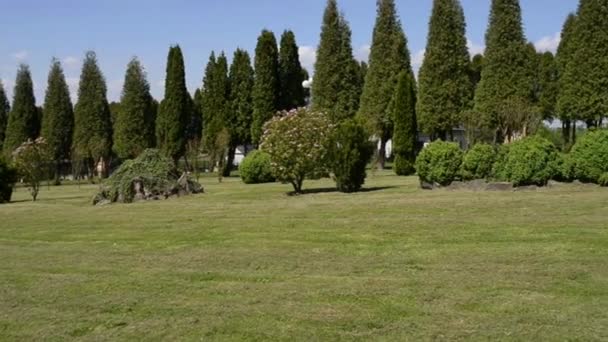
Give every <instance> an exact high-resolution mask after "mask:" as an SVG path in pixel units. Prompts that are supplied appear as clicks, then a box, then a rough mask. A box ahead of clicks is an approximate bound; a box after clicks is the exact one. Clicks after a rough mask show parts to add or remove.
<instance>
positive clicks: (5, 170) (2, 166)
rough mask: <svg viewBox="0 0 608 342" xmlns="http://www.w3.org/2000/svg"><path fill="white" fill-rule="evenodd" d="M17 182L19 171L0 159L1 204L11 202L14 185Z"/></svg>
mask: <svg viewBox="0 0 608 342" xmlns="http://www.w3.org/2000/svg"><path fill="white" fill-rule="evenodd" d="M16 181H17V171H16V170H15V169H13V168H12V167H11V166H10V165H9V164H8V163H7V162H6V160H4V158H2V157H0V203H8V202H10V201H11V195H12V194H13V185H14V184H15V182H16Z"/></svg>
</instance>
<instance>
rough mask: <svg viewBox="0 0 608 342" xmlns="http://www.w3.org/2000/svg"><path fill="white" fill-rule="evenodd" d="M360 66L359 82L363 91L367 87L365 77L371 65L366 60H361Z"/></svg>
mask: <svg viewBox="0 0 608 342" xmlns="http://www.w3.org/2000/svg"><path fill="white" fill-rule="evenodd" d="M359 66H360V68H359V82H360V83H361V92H363V88H364V87H365V77H366V76H367V69H369V66H368V65H367V63H366V62H364V61H361V64H359Z"/></svg>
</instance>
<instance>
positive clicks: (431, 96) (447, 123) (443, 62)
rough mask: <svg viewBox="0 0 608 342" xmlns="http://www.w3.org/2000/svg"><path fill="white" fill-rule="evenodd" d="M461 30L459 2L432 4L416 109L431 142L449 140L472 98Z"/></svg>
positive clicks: (465, 44)
mask: <svg viewBox="0 0 608 342" xmlns="http://www.w3.org/2000/svg"><path fill="white" fill-rule="evenodd" d="M465 27H466V24H465V19H464V12H463V10H462V6H461V5H460V1H459V0H434V1H433V12H432V15H431V19H430V22H429V35H428V42H427V46H426V51H425V54H424V61H423V63H422V66H421V68H420V74H419V77H418V101H417V110H416V111H417V113H418V118H419V123H420V127H421V129H422V130H423V131H424V132H425V133H427V134H428V135H429V136H431V138H432V139H443V140H446V139H447V138H451V135H452V129H453V128H454V127H456V126H458V125H459V124H460V123H461V113H462V112H463V111H464V110H466V109H467V107H469V106H470V104H471V100H472V98H473V86H472V84H471V78H470V56H469V50H468V48H467V39H466V36H465V30H466V29H465Z"/></svg>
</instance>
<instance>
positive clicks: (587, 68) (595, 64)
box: [562, 0, 608, 127]
mask: <svg viewBox="0 0 608 342" xmlns="http://www.w3.org/2000/svg"><path fill="white" fill-rule="evenodd" d="M607 18H608V3H606V0H581V1H580V4H579V8H578V14H577V19H576V25H574V36H573V37H572V39H573V43H572V42H571V43H572V44H573V45H574V46H573V50H572V62H570V63H568V64H567V66H566V70H565V72H564V75H563V83H562V84H564V83H568V84H569V85H568V86H567V87H565V88H564V89H563V93H564V96H565V97H568V98H571V99H576V101H573V102H572V104H573V108H572V112H574V113H576V114H577V115H578V116H579V117H580V119H582V120H584V121H585V122H586V123H587V125H588V126H589V127H597V126H600V125H601V124H602V120H603V118H604V116H606V115H607V113H608V20H607Z"/></svg>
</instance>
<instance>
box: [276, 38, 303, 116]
mask: <svg viewBox="0 0 608 342" xmlns="http://www.w3.org/2000/svg"><path fill="white" fill-rule="evenodd" d="M303 82H304V73H303V72H302V65H301V64H300V56H299V54H298V45H297V44H296V37H295V35H294V34H293V32H292V31H285V32H283V35H282V36H281V49H280V50H279V85H280V95H279V109H281V110H290V109H294V108H298V107H302V106H304V104H305V101H304V86H303V85H302V83H303Z"/></svg>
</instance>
